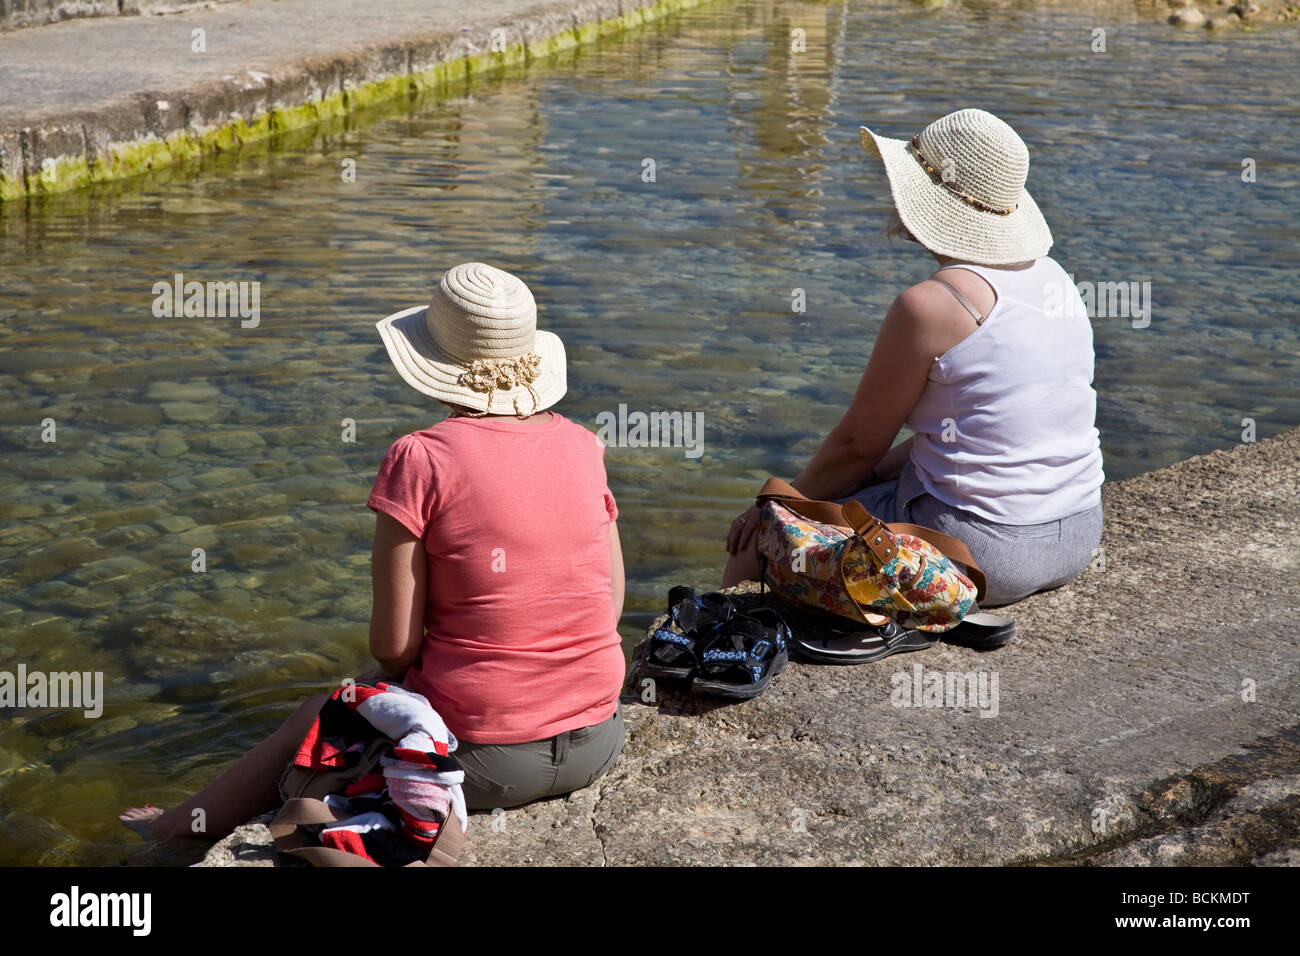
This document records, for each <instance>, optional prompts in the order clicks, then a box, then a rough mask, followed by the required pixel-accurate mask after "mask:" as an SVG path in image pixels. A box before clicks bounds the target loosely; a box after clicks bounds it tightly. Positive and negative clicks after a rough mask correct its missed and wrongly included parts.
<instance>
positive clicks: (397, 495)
mask: <svg viewBox="0 0 1300 956" xmlns="http://www.w3.org/2000/svg"><path fill="white" fill-rule="evenodd" d="M604 453H605V449H604V446H603V445H602V444H601V442H600V441H599V439H597V438H596V436H595V435H593V434H592V433H591V432H589V431H587V429H585V428H583V427H582V426H581V425H578V424H575V423H574V422H571V421H569V420H568V419H567V418H565V417H563V416H562V415H558V414H556V413H554V412H552V413H551V420H550V421H549V422H543V423H542V424H540V425H539V424H529V423H526V422H521V421H518V420H515V419H504V418H492V419H484V418H447V419H444V420H443V421H441V422H439V423H438V424H436V425H434V426H433V427H432V428H426V429H424V430H423V431H418V432H413V433H411V434H409V435H403V436H402V437H401V438H399V439H397V441H395V442H393V446H392V447H391V448H390V449H389V450H388V454H387V455H385V456H384V461H383V464H382V465H380V468H379V477H378V478H376V479H375V487H374V490H373V491H372V492H371V494H370V500H369V501H368V502H367V505H368V506H369V507H370V508H371V509H373V510H375V511H382V512H384V513H385V514H388V515H391V516H392V517H393V518H395V519H396V520H397V521H399V522H401V524H402V525H403V526H405V527H406V528H407V529H408V530H409V531H410V532H411V533H412V534H414V535H417V536H419V537H420V538H421V539H422V540H423V542H424V550H425V554H426V556H427V559H428V568H429V580H428V586H427V589H426V592H425V613H424V626H425V636H424V646H423V648H422V649H421V651H420V657H419V658H418V659H417V661H416V662H415V664H414V665H413V666H412V667H411V669H410V671H408V672H407V675H406V678H405V679H404V680H403V681H402V684H403V686H405V687H407V688H409V689H410V690H413V691H415V692H417V693H419V694H423V695H424V696H425V697H427V698H428V700H429V703H430V704H432V705H433V708H434V709H435V710H436V711H438V713H439V714H440V715H441V716H442V718H443V720H445V721H446V722H447V726H448V727H449V728H450V729H451V732H452V733H454V734H455V735H456V736H457V737H461V738H463V739H465V740H468V741H470V742H471V743H481V744H511V743H524V742H525V741H530V740H544V739H545V738H547V737H553V736H555V735H556V734H559V733H563V732H564V731H566V730H576V729H578V728H580V727H588V726H591V725H592V724H598V723H600V722H602V721H604V720H607V719H609V718H610V717H612V716H613V714H614V711H615V709H616V708H617V706H618V695H619V691H620V689H621V687H622V684H623V649H622V642H621V640H620V638H619V634H618V629H617V626H616V625H617V623H618V622H617V621H616V620H615V619H614V601H613V597H612V596H611V594H610V577H611V565H610V553H609V526H610V522H612V521H614V520H615V519H616V518H617V517H618V508H617V506H616V505H615V503H614V496H613V495H611V494H610V492H609V487H608V486H607V484H606V480H605V463H604Z"/></svg>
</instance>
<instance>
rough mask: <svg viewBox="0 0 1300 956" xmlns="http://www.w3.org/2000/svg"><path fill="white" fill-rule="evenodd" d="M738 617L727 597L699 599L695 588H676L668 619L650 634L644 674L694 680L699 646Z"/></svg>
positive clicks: (706, 595) (698, 663)
mask: <svg viewBox="0 0 1300 956" xmlns="http://www.w3.org/2000/svg"><path fill="white" fill-rule="evenodd" d="M735 615H736V608H735V605H733V604H732V603H731V599H730V598H728V597H727V596H726V595H724V594H718V593H717V592H713V593H710V594H704V595H699V596H697V595H696V593H695V589H694V588H690V587H686V586H685V585H678V586H677V587H675V588H673V589H672V590H670V591H669V592H668V620H667V621H666V622H664V624H662V625H660V626H659V627H657V628H655V630H654V632H653V633H652V634H651V635H650V649H649V653H648V654H647V656H646V662H645V672H646V673H647V674H649V675H650V676H652V677H666V678H669V679H673V680H688V679H690V678H692V677H694V676H695V674H696V672H697V670H698V669H699V666H700V658H699V652H698V648H699V646H700V645H701V644H704V643H708V642H709V641H710V640H712V639H713V638H714V637H715V636H717V633H718V629H719V628H720V627H723V626H724V625H725V624H726V623H727V622H728V621H730V620H731V619H732V618H733V617H734V616H735ZM670 625H675V626H676V627H677V630H673V629H672V627H671V626H670Z"/></svg>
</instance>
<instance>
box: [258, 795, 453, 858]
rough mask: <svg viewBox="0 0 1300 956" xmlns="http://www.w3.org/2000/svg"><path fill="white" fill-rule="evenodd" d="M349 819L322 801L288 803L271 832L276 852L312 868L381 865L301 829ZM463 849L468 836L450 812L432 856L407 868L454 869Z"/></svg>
mask: <svg viewBox="0 0 1300 956" xmlns="http://www.w3.org/2000/svg"><path fill="white" fill-rule="evenodd" d="M346 819H347V814H343V815H340V814H338V813H336V812H335V811H333V810H331V809H330V808H329V806H328V805H327V804H326V803H325V802H324V801H323V800H317V799H315V798H314V797H298V798H296V799H293V800H286V801H285V803H284V806H283V807H281V808H280V812H279V813H277V814H276V815H275V819H274V820H272V821H271V822H270V824H269V825H268V829H269V830H270V831H271V837H272V839H273V840H274V841H275V848H276V849H277V850H279V851H281V852H282V853H288V854H289V855H290V856H296V857H299V858H301V859H304V860H306V861H307V862H309V863H311V864H312V865H313V866H378V865H379V864H377V863H375V862H373V861H371V860H367V859H365V858H364V857H360V856H357V855H356V854H355V853H348V852H346V851H345V850H336V849H334V848H333V847H327V846H318V845H316V844H313V843H311V842H310V841H309V840H308V839H307V838H306V837H305V836H304V835H303V834H302V833H301V832H300V831H299V830H298V828H299V827H300V826H312V825H315V824H318V823H338V822H340V821H342V820H346ZM464 846H465V833H464V831H463V830H461V822H460V818H459V817H458V816H457V815H456V811H455V810H454V809H449V810H448V812H447V819H446V820H444V821H443V823H442V826H440V827H439V828H438V835H437V837H435V838H434V841H433V846H432V847H431V848H430V849H429V855H428V856H427V857H426V858H425V859H424V860H423V861H421V860H416V861H414V862H412V863H408V864H407V866H455V865H456V864H457V863H459V862H460V854H461V850H462V849H463V847H464Z"/></svg>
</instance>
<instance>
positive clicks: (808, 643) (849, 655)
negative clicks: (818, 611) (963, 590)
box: [794, 621, 940, 664]
mask: <svg viewBox="0 0 1300 956" xmlns="http://www.w3.org/2000/svg"><path fill="white" fill-rule="evenodd" d="M939 637H940V635H938V634H929V633H927V632H925V631H917V630H908V629H906V628H904V627H902V626H900V625H899V624H898V623H897V622H895V621H886V622H885V623H884V624H881V625H879V626H878V627H873V626H870V625H867V626H864V627H861V628H857V629H855V630H847V629H846V630H835V631H829V632H827V633H825V634H824V636H822V637H818V638H796V639H795V641H794V647H795V650H796V651H797V652H798V653H799V655H800V656H801V657H807V658H808V659H809V660H813V661H817V662H819V663H822V664H870V663H871V662H872V661H879V660H883V659H884V658H886V657H889V656H891V655H893V654H905V653H907V652H909V651H923V650H925V649H927V648H930V647H933V646H934V645H935V644H936V643H937V642H938V640H939Z"/></svg>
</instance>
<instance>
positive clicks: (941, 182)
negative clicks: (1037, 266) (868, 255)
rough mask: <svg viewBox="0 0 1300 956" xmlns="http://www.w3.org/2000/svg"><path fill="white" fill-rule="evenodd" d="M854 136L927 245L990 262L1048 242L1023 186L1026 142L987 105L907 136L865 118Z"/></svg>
mask: <svg viewBox="0 0 1300 956" xmlns="http://www.w3.org/2000/svg"><path fill="white" fill-rule="evenodd" d="M858 136H859V138H860V140H861V142H862V148H863V149H865V150H866V151H867V152H868V153H871V154H872V155H873V156H879V157H880V159H881V161H882V162H883V163H884V164H885V174H886V175H887V176H888V177H889V190H890V192H891V193H892V194H893V197H894V206H895V208H897V210H898V216H899V218H900V219H902V221H903V225H904V226H906V227H907V230H908V232H910V233H911V234H912V236H913V237H914V238H915V239H916V240H917V241H918V242H920V243H921V245H923V246H925V247H926V248H927V249H929V250H930V251H931V252H934V253H937V254H939V255H941V256H947V257H949V258H953V259H960V260H962V261H964V262H973V263H978V264H981V265H994V266H995V265H1009V264H1011V263H1013V262H1026V261H1029V260H1031V259H1037V258H1038V257H1040V256H1045V255H1047V250H1048V249H1050V248H1051V247H1052V231H1051V230H1050V229H1049V228H1048V227H1047V221H1046V220H1045V219H1044V218H1043V214H1042V213H1041V212H1040V211H1039V209H1038V204H1037V203H1035V202H1034V200H1033V197H1032V196H1030V195H1029V192H1028V191H1027V190H1026V189H1025V180H1026V179H1027V177H1028V175H1029V150H1028V149H1027V148H1026V147H1025V144H1024V141H1023V140H1021V138H1020V137H1019V136H1017V135H1016V131H1015V130H1013V129H1012V128H1011V127H1010V126H1008V125H1007V124H1006V123H1004V122H1003V121H1002V120H1000V119H998V118H997V117H996V116H994V115H993V114H992V113H986V112H985V111H984V110H957V111H956V112H955V113H949V114H948V115H947V116H944V117H941V118H940V119H937V120H935V121H934V122H933V123H931V124H930V125H929V126H927V127H926V128H925V129H923V130H921V132H920V133H918V134H916V135H915V136H913V137H912V138H911V140H910V141H908V140H902V139H888V138H886V137H884V136H877V135H876V134H875V133H873V132H872V131H871V130H869V129H867V128H866V127H865V126H862V127H859V132H858Z"/></svg>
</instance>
